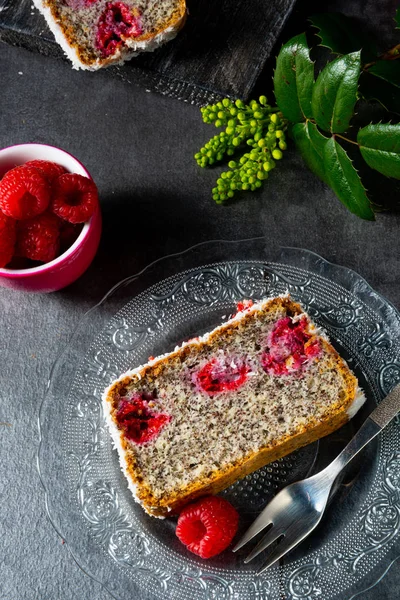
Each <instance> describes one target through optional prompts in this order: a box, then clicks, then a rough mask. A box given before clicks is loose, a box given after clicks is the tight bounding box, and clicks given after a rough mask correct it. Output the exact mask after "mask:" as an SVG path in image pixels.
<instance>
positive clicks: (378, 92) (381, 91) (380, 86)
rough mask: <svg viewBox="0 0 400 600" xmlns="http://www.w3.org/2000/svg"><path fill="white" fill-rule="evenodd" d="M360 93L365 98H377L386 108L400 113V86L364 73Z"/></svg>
mask: <svg viewBox="0 0 400 600" xmlns="http://www.w3.org/2000/svg"><path fill="white" fill-rule="evenodd" d="M360 94H361V95H362V97H363V98H365V100H376V101H377V102H379V103H380V104H382V106H383V107H384V108H386V110H389V111H390V112H393V113H396V114H398V115H400V88H398V87H396V86H394V85H392V84H391V83H388V82H387V81H384V80H383V79H379V78H377V77H375V75H371V74H370V73H363V74H362V76H361V78H360Z"/></svg>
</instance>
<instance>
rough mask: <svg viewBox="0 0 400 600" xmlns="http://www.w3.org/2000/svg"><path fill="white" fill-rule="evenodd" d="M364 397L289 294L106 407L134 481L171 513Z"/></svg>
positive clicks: (343, 417) (163, 365)
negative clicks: (361, 396)
mask: <svg viewBox="0 0 400 600" xmlns="http://www.w3.org/2000/svg"><path fill="white" fill-rule="evenodd" d="M356 397H357V407H359V405H361V403H362V402H361V403H360V394H359V389H358V384H357V379H356V377H355V376H354V375H353V374H352V373H351V371H350V370H349V368H348V367H347V365H346V363H345V362H344V361H343V359H341V358H340V356H339V355H338V353H337V352H336V351H335V350H334V348H333V347H332V346H331V344H330V343H329V342H328V340H327V338H326V337H325V336H323V335H319V333H318V332H317V329H316V327H315V326H314V325H313V323H312V322H311V320H310V319H309V317H308V316H307V315H306V314H305V313H304V311H303V309H302V308H301V306H300V305H298V304H296V303H294V302H293V301H292V300H291V299H290V298H289V297H281V298H276V299H270V300H267V301H265V302H262V303H259V304H256V305H254V306H252V307H251V308H246V309H245V310H243V311H242V312H241V313H239V315H238V316H236V318H234V319H232V320H231V321H228V322H227V323H226V324H224V325H222V326H220V327H218V328H217V329H216V330H214V331H213V332H211V333H210V334H207V335H206V336H203V338H196V339H194V340H193V341H190V342H189V343H186V344H184V345H183V346H182V347H181V348H178V349H176V350H175V351H174V352H172V353H170V354H169V355H164V356H163V357H161V358H159V359H155V360H153V361H151V363H149V364H148V365H145V366H143V367H140V368H139V369H136V370H135V371H133V372H132V373H130V374H126V375H125V376H122V377H121V378H120V379H119V380H117V381H116V382H114V383H113V384H112V385H111V386H110V387H109V388H108V390H107V391H106V393H105V396H104V404H105V411H106V415H107V416H108V422H109V425H110V429H111V433H112V435H113V437H114V440H115V441H116V445H117V447H118V449H119V453H120V459H121V464H122V466H123V469H124V471H125V473H126V475H127V477H128V479H129V481H130V484H131V488H132V487H133V488H134V489H135V495H136V497H137V499H138V500H139V501H140V502H141V504H142V505H143V506H144V508H145V509H146V510H147V511H148V512H149V513H150V514H153V515H155V516H164V515H166V514H168V513H169V512H171V511H174V512H175V511H176V510H179V508H180V507H181V506H183V505H184V504H185V503H187V502H188V501H189V500H192V499H194V498H197V497H199V496H201V495H205V494H207V493H217V492H218V491H221V490H222V489H224V488H225V487H227V486H228V485H230V484H232V483H233V482H234V481H236V480H237V479H239V478H241V477H244V476H245V475H247V474H248V473H251V472H252V471H254V470H256V469H258V468H260V467H261V466H263V465H265V464H267V463H269V462H272V461H273V460H276V459H277V458H279V457H281V456H284V455H285V454H288V453H290V452H292V451H294V450H295V449H297V448H299V447H301V446H303V445H305V444H308V443H310V442H312V441H314V440H316V439H318V438H320V437H322V436H324V435H327V434H329V433H331V432H332V431H334V430H335V429H337V428H338V427H340V426H341V425H343V424H344V423H345V422H346V421H347V420H348V419H349V415H350V414H352V413H351V411H350V407H351V406H352V404H353V402H354V400H355V399H356ZM139 413H140V414H139ZM141 432H142V433H141ZM149 432H150V433H149ZM141 436H142V437H141Z"/></svg>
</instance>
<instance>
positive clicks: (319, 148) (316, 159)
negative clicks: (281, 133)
mask: <svg viewBox="0 0 400 600" xmlns="http://www.w3.org/2000/svg"><path fill="white" fill-rule="evenodd" d="M292 135H293V139H294V141H295V144H296V146H297V148H298V150H299V152H300V154H301V156H302V157H303V160H304V162H305V163H306V165H307V166H308V168H309V169H311V171H312V172H313V173H315V175H317V177H319V178H320V179H322V181H324V182H325V183H328V178H327V175H326V173H325V168H324V147H325V144H326V142H327V141H328V138H326V137H325V136H324V135H322V134H321V133H320V132H319V131H318V128H317V126H316V125H315V124H314V123H311V121H306V122H305V123H296V125H294V127H293V128H292Z"/></svg>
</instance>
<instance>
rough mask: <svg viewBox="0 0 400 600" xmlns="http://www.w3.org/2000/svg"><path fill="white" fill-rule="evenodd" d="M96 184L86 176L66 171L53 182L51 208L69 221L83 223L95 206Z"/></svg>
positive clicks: (96, 201) (96, 196)
mask: <svg viewBox="0 0 400 600" xmlns="http://www.w3.org/2000/svg"><path fill="white" fill-rule="evenodd" d="M98 201H99V196H98V192H97V187H96V184H95V183H94V182H93V181H92V180H91V179H88V178H87V177H83V176H82V175H77V174H75V173H66V174H65V175H61V176H60V177H58V178H57V179H56V180H55V181H54V183H53V193H52V199H51V210H52V211H53V212H54V213H55V214H56V215H57V216H58V217H60V218H61V219H65V220H66V221H69V222H70V223H84V222H85V221H87V220H88V219H90V217H91V216H92V214H93V213H94V211H95V210H96V208H97V205H98Z"/></svg>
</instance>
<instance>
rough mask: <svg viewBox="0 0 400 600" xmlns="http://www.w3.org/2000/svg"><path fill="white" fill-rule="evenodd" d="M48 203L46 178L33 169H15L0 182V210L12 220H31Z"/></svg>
mask: <svg viewBox="0 0 400 600" xmlns="http://www.w3.org/2000/svg"><path fill="white" fill-rule="evenodd" d="M49 202H50V186H49V182H48V181H47V179H46V177H45V176H44V175H43V174H42V173H40V171H38V169H35V168H34V167H26V166H25V165H23V166H22V167H15V168H14V169H11V170H10V171H8V172H7V173H6V174H5V175H4V177H3V179H2V180H1V181H0V210H2V211H3V213H4V214H5V215H7V216H8V217H13V218H14V219H31V218H32V217H35V216H36V215H39V214H40V213H42V212H44V211H45V210H46V208H47V207H48V205H49Z"/></svg>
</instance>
